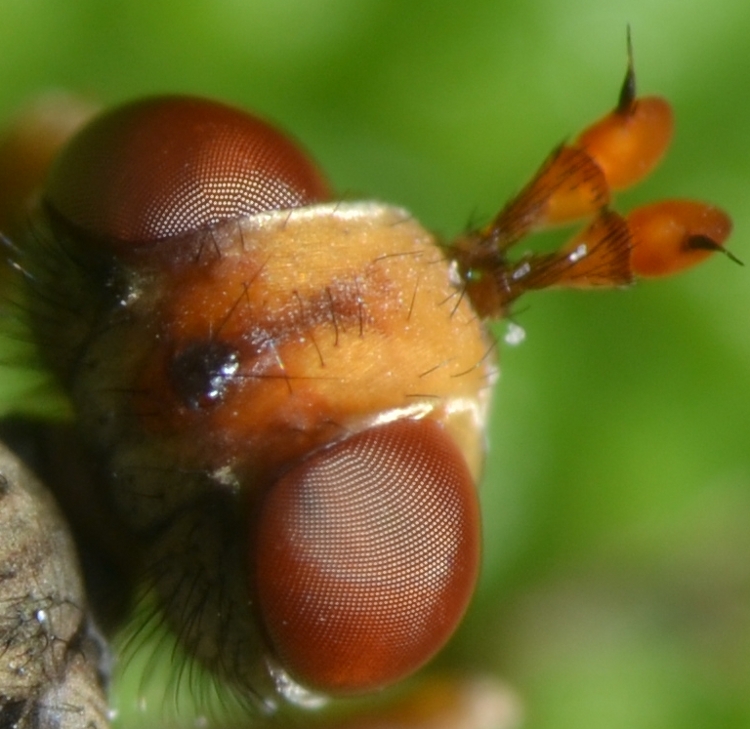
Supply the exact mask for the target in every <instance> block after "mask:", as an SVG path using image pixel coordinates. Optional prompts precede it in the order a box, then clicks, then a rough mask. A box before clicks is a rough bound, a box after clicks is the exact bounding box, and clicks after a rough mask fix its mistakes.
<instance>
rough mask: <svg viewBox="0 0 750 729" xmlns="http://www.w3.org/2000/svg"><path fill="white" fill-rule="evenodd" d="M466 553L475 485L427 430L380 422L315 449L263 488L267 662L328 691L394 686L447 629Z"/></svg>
mask: <svg viewBox="0 0 750 729" xmlns="http://www.w3.org/2000/svg"><path fill="white" fill-rule="evenodd" d="M479 552H480V525H479V510H478V503H477V494H476V489H475V486H474V483H473V481H472V478H471V475H470V474H469V471H468V469H467V466H466V463H465V461H464V458H463V456H462V455H461V453H460V452H459V450H458V448H457V447H456V445H455V444H454V443H453V441H452V440H451V439H450V438H449V436H448V435H447V434H446V433H445V431H444V430H443V429H442V427H441V426H440V425H438V424H437V423H435V422H433V421H431V420H420V421H410V420H404V421H398V422H394V423H389V424H387V425H383V426H380V427H377V428H373V429H371V430H368V431H365V432H363V433H360V434H358V435H355V436H353V437H351V438H349V439H347V440H345V441H343V442H340V443H338V444H336V445H334V446H332V447H330V448H328V449H326V450H323V451H321V452H319V453H317V454H316V455H314V456H312V457H311V458H309V459H308V460H307V461H305V462H303V463H302V464H300V465H299V466H297V467H296V468H295V469H294V470H292V471H290V472H288V473H287V474H286V475H285V476H283V477H282V478H281V479H280V480H279V481H278V482H277V483H276V484H275V485H274V486H273V487H272V488H271V489H270V491H269V493H268V495H267V497H266V499H265V501H264V503H263V505H262V509H261V513H260V519H259V523H258V526H257V532H256V543H255V559H256V562H255V568H256V572H255V578H256V584H255V591H256V594H257V598H258V603H259V610H260V614H261V619H262V622H263V624H264V627H265V630H266V633H267V636H268V640H269V642H270V644H271V647H272V650H273V652H274V653H275V655H276V658H277V661H278V662H279V663H280V664H281V666H282V667H283V668H284V669H285V670H286V671H287V672H288V673H289V674H290V675H291V676H292V677H293V678H295V679H296V680H297V681H299V682H300V683H302V684H303V685H305V686H306V687H308V688H312V689H316V690H319V691H322V692H324V693H328V694H346V693H358V692H364V691H370V690H373V689H376V688H380V687H383V686H385V685H387V684H390V683H392V682H394V681H397V680H398V679H400V678H403V677H404V676H406V675H408V674H409V673H411V672H412V671H414V670H415V669H417V668H418V667H419V666H421V665H422V664H423V663H425V662H426V661H427V660H428V659H429V658H430V657H431V656H432V655H433V654H434V653H435V652H436V651H437V650H438V649H439V648H440V647H441V646H442V645H443V644H444V643H445V642H446V640H447V639H448V638H449V637H450V635H451V634H452V632H453V630H454V629H455V627H456V625H457V623H458V621H459V620H460V618H461V616H462V615H463V613H464V610H465V609H466V606H467V603H468V601H469V598H470V597H471V594H472V592H473V589H474V585H475V582H476V577H477V570H478V565H479Z"/></svg>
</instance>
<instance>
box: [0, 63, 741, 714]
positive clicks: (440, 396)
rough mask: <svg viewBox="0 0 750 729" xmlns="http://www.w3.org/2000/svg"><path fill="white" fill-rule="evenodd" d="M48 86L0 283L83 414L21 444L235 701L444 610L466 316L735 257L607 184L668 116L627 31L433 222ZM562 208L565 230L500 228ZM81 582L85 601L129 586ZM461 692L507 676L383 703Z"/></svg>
mask: <svg viewBox="0 0 750 729" xmlns="http://www.w3.org/2000/svg"><path fill="white" fill-rule="evenodd" d="M53 103H54V104H61V106H59V108H57V110H55V108H54V107H37V108H33V109H31V110H30V112H29V115H28V116H26V117H24V118H23V119H22V120H21V121H19V122H18V124H16V126H15V127H14V128H13V129H12V130H11V132H10V133H9V134H8V137H7V140H8V141H7V143H6V144H7V149H8V150H9V152H8V154H7V155H6V156H5V158H4V159H5V162H3V163H2V164H5V165H6V167H7V169H4V168H2V167H1V166H0V181H4V182H3V185H5V186H6V187H7V188H8V189H9V190H11V192H12V194H11V193H9V194H8V196H7V197H6V199H7V200H10V201H13V200H15V201H16V202H14V203H13V204H12V205H8V207H7V209H5V210H2V211H0V212H1V213H2V216H3V218H2V225H3V227H4V229H5V230H6V231H8V236H7V239H6V247H7V250H8V258H9V261H10V266H9V268H8V271H7V272H6V278H7V286H8V289H9V290H10V291H12V292H13V294H12V295H13V296H17V297H18V299H19V300H21V301H23V302H24V307H25V312H26V314H27V316H28V319H29V326H30V330H31V333H32V337H33V339H34V341H35V342H36V344H37V346H38V348H39V356H40V359H41V360H42V361H43V362H44V363H45V365H46V366H47V367H48V368H49V369H50V370H51V371H52V372H53V374H54V376H55V378H56V379H57V381H58V383H59V384H60V386H61V387H62V388H63V389H64V390H65V391H66V392H67V395H68V397H69V399H70V403H71V404H72V410H73V412H74V413H75V420H76V426H75V428H63V429H61V428H59V427H57V426H52V427H47V426H40V427H39V428H35V429H34V432H35V435H34V440H35V442H36V443H37V450H38V452H39V453H40V454H41V456H40V459H41V461H40V462H41V463H42V464H43V465H42V466H41V470H43V471H46V473H47V475H48V480H49V482H50V485H51V487H52V488H53V490H54V491H55V492H56V494H57V496H58V499H59V500H60V501H61V502H62V504H63V506H64V508H65V507H67V508H66V511H67V512H68V516H69V519H70V520H71V522H72V523H73V524H74V530H75V532H76V535H77V539H78V540H79V544H80V545H82V546H84V547H86V546H92V545H96V546H97V548H98V551H99V553H100V554H101V555H103V559H104V561H105V562H106V564H107V565H108V566H110V567H113V568H115V569H116V570H117V571H118V574H120V575H121V576H122V582H123V583H124V584H126V585H128V586H131V585H132V586H135V585H139V586H142V588H143V589H145V590H146V592H147V594H148V601H149V604H150V605H151V608H150V611H151V612H150V613H149V615H150V617H147V618H146V624H147V625H148V624H150V625H153V626H159V629H160V630H161V629H163V628H166V629H167V630H168V631H170V633H171V634H172V635H173V639H174V640H175V641H176V643H177V645H178V650H179V651H180V652H181V653H183V654H184V656H185V658H184V660H185V661H187V662H189V663H190V664H191V665H195V666H197V667H199V670H201V671H203V670H205V671H207V672H208V673H210V674H211V675H212V676H214V677H215V679H216V680H217V682H219V683H221V684H223V685H225V686H227V687H228V689H227V690H228V691H229V692H230V694H231V695H233V696H234V697H236V698H237V699H238V703H239V704H240V705H242V706H243V707H244V709H247V710H248V711H250V712H254V713H257V712H258V711H261V712H273V711H274V710H275V709H276V708H277V707H278V706H279V705H280V704H281V703H283V702H284V701H285V700H286V701H289V702H291V703H297V704H301V705H308V706H309V705H317V704H319V703H320V702H321V701H324V700H325V699H327V698H331V697H340V696H352V695H359V694H364V693H368V692H371V691H374V690H379V689H382V688H385V687H388V686H390V685H393V684H396V683H398V682H400V681H401V680H402V679H405V678H407V677H409V676H410V675H411V674H412V673H414V672H415V671H416V670H417V669H419V668H420V667H422V666H423V665H424V664H425V663H427V662H428V661H429V660H430V659H431V658H432V657H433V656H434V655H435V654H436V653H437V652H438V651H439V650H440V649H441V648H442V646H443V645H444V644H445V643H446V641H447V640H448V639H449V637H450V636H451V635H452V633H453V632H454V630H455V628H456V627H457V625H458V624H459V622H460V620H461V618H462V616H463V614H464V612H465V610H466V608H467V605H468V603H469V601H470V599H471V596H472V594H473V591H474V587H475V584H476V580H477V576H478V571H479V555H480V538H481V533H480V517H479V506H478V497H477V483H478V480H479V478H480V476H481V472H482V465H483V461H484V456H485V453H484V450H485V430H486V423H487V414H488V410H489V404H490V396H491V391H492V389H493V387H494V384H495V382H496V379H497V366H496V352H495V349H496V347H495V343H494V341H493V338H492V336H491V334H490V333H489V331H488V328H487V323H488V322H490V321H492V320H496V319H500V318H503V317H506V316H508V315H509V314H511V313H512V312H513V310H514V307H515V306H516V301H517V299H519V298H520V297H521V296H523V295H525V294H526V293H528V292H529V291H534V290H539V289H543V288H548V287H573V288H593V287H600V288H601V287H621V286H623V285H626V284H629V283H631V282H632V281H633V280H634V279H636V278H638V277H646V276H663V275H668V274H671V273H674V272H677V271H679V270H682V269H684V268H687V267H689V266H692V265H695V264H697V263H699V262H700V261H702V260H704V259H705V258H706V257H708V256H709V255H711V254H712V253H714V252H722V253H725V254H727V255H729V256H730V257H732V256H731V254H728V253H727V251H726V250H725V249H724V247H723V244H724V241H725V239H726V238H727V236H728V235H729V232H730V229H731V222H730V220H729V218H728V216H727V215H726V214H725V213H724V212H722V211H721V210H720V209H718V208H716V207H714V206H713V205H710V204H708V203H702V202H696V201H686V200H667V201H662V202H658V203H654V204H651V205H646V206H643V207H640V208H636V209H635V210H633V211H632V212H630V213H628V214H626V215H623V214H620V213H618V212H616V211H615V209H614V202H615V201H614V195H615V193H616V192H617V191H619V190H621V189H623V188H627V187H630V186H631V185H634V184H636V183H638V182H640V181H641V180H642V179H643V178H644V177H645V176H647V175H648V174H649V173H650V172H651V171H652V170H653V169H654V167H655V166H656V165H657V164H658V163H659V162H660V160H661V158H662V156H663V155H664V153H665V151H666V149H667V146H668V144H669V141H670V139H671V132H672V112H671V109H670V107H669V105H668V103H667V102H666V101H665V100H663V99H661V98H658V97H643V98H642V97H638V96H637V94H636V88H635V74H634V70H633V63H632V52H629V58H628V67H627V72H626V77H625V81H624V84H623V87H622V90H621V93H620V96H619V99H618V102H617V104H616V107H615V109H614V110H613V111H611V112H610V113H608V114H606V115H605V116H603V117H602V118H601V119H599V120H598V121H596V122H594V123H593V124H592V125H590V126H589V127H587V128H586V129H584V131H582V132H581V133H580V134H579V135H578V136H576V137H575V138H574V139H573V140H572V141H571V142H569V143H566V144H563V145H561V146H559V147H558V148H556V149H555V150H554V151H553V153H552V154H551V155H550V156H549V157H548V158H547V160H546V161H545V162H544V163H543V164H542V166H541V167H540V169H539V171H538V172H537V173H536V174H535V175H534V176H533V177H532V179H531V181H530V182H529V183H528V184H527V185H526V186H525V187H524V188H523V189H522V190H521V192H520V193H519V194H518V195H517V196H516V197H515V198H513V199H512V200H511V201H510V202H509V203H508V204H507V205H506V206H505V207H504V208H503V209H502V210H501V211H500V212H499V213H498V214H497V215H496V216H495V217H494V218H493V219H492V220H491V221H490V222H489V223H487V224H486V225H483V226H480V227H478V228H476V229H474V230H470V231H468V232H466V233H465V234H463V235H461V236H459V237H458V238H457V239H455V240H453V241H450V242H445V241H441V240H439V239H438V238H437V237H436V236H435V235H434V234H432V233H431V232H429V231H428V230H427V229H426V228H424V227H423V226H422V225H421V224H419V223H418V222H417V221H415V220H414V219H413V217H412V216H411V215H410V214H409V213H408V212H406V211H405V210H403V209H401V208H397V207H393V206H389V205H384V204H381V203H374V202H369V201H365V202H341V201H340V200H339V199H338V198H337V197H336V195H335V194H334V193H333V192H332V190H331V186H330V185H329V183H328V182H327V181H326V180H325V178H324V176H323V175H322V174H321V173H320V172H319V171H318V169H317V167H316V166H315V165H314V164H313V163H312V162H311V160H310V158H309V157H308V156H307V154H306V153H304V152H303V151H301V150H300V149H299V148H298V147H297V145H296V144H294V143H292V142H291V141H290V140H289V139H288V138H287V137H286V136H285V135H283V134H282V133H280V132H279V131H278V130H276V129H275V128H274V127H272V126H271V125H269V124H267V123H266V122H264V121H262V120H260V119H258V118H257V117H254V116H252V115H250V114H246V113H245V112H241V111H239V110H236V109H234V108H232V107H229V106H225V105H223V104H219V103H216V102H211V101H206V100H202V99H197V98H193V97H184V96H170V97H155V98H149V99H146V100H143V101H137V102H133V103H130V104H127V105H125V106H122V107H118V108H115V109H114V110H112V111H108V112H105V113H103V114H101V115H94V114H93V113H92V112H91V110H90V109H89V108H88V107H85V106H80V105H78V103H77V102H74V101H70V100H63V101H62V102H61V101H60V100H59V99H58V100H56V101H54V102H53ZM11 152H12V154H11ZM32 152H33V153H34V154H32ZM32 157H33V159H34V163H33V164H32V163H31V160H32ZM15 160H18V161H17V162H16V161H15ZM11 162H13V164H15V165H17V167H18V168H19V169H23V170H24V171H25V174H23V175H21V174H19V173H18V172H13V170H14V169H15V168H13V167H12V165H11ZM40 185H41V188H40ZM38 189H41V192H33V191H36V190H38ZM27 198H31V199H32V200H33V202H32V203H31V208H30V209H31V211H32V212H31V216H30V217H29V215H28V213H20V212H19V210H21V209H23V210H28V208H26V207H25V203H23V204H22V203H21V202H20V201H21V200H26V199H27ZM572 224H578V225H580V230H579V232H576V233H574V234H573V235H572V237H571V238H570V240H569V241H568V242H567V243H565V244H563V245H562V247H561V248H560V249H559V250H557V251H554V252H552V253H544V254H523V255H520V256H519V255H515V254H514V249H515V247H516V246H517V245H518V243H519V242H520V241H521V240H522V239H525V238H526V237H527V236H529V235H530V234H532V233H534V232H535V231H537V230H541V229H544V228H547V227H549V226H553V225H572ZM73 475H75V478H74V477H73ZM72 482H74V486H73V487H71V483H72ZM81 493H83V494H84V495H85V499H84V502H85V503H86V508H85V509H83V510H82V509H81V507H80V503H81V498H80V497H81ZM72 512H74V513H72ZM112 534H117V535H118V539H117V540H114V539H112ZM120 537H121V538H120ZM97 560H98V558H97V559H95V560H94V561H95V562H96V561H97ZM99 567H100V568H101V565H99ZM74 573H75V571H74ZM90 598H91V601H92V607H93V608H94V609H95V610H99V611H101V612H102V614H103V615H104V620H105V621H109V620H112V622H114V618H113V617H112V615H116V614H118V613H119V612H120V611H121V610H122V608H123V603H121V604H120V605H118V606H116V607H115V608H112V606H107V607H106V608H105V607H104V606H103V604H102V605H100V604H99V601H100V598H99V597H97V595H96V594H95V593H92V594H91V596H90ZM125 599H127V595H126V596H125ZM107 611H109V612H107ZM146 632H148V630H147V631H146ZM94 653H95V651H94ZM94 660H96V658H95V659H94ZM480 686H481V687H482V689H481V691H480V690H479V688H478V687H480ZM34 690H37V689H34ZM475 690H476V691H478V693H472V692H474V691H475ZM24 691H26V692H27V693H28V689H24ZM436 696H440V697H441V699H440V702H439V705H440V709H439V711H436V709H435V706H436V704H435V697H436ZM466 696H473V697H474V698H473V699H470V700H467V699H466ZM477 697H482V701H484V700H485V699H487V700H489V699H492V700H493V701H495V703H494V705H495V706H496V707H502V709H501V710H502V711H503V712H505V714H504V715H503V716H505V717H506V718H505V719H502V721H512V720H514V717H515V713H514V712H515V708H514V707H515V704H514V701H513V699H511V698H509V695H508V694H507V692H506V691H505V689H504V688H502V687H500V686H499V685H497V684H492V683H491V684H489V685H487V684H482V683H481V682H480V683H478V682H476V681H475V680H474V679H472V678H467V679H465V680H464V679H460V680H458V679H457V680H455V681H448V682H447V683H445V682H442V681H437V682H435V681H427V682H425V683H424V684H423V685H422V687H421V688H419V689H417V690H416V691H415V692H414V693H413V694H412V695H411V696H410V697H409V698H408V699H407V700H406V702H405V703H403V704H396V705H395V706H394V707H392V708H389V709H387V710H386V712H388V715H389V716H391V717H400V718H398V721H399V722H402V724H403V726H405V727H406V726H411V725H414V721H413V720H410V719H407V718H404V717H408V716H417V717H428V718H427V719H425V720H426V721H428V724H427V726H431V725H432V724H430V723H429V722H431V721H437V718H436V717H437V716H438V715H440V716H443V717H445V716H451V715H453V714H451V712H454V713H455V712H457V713H455V715H456V716H459V717H460V716H463V714H462V712H464V713H466V712H469V713H470V712H471V711H472V710H473V707H474V705H475V703H476V702H477V701H479V698H477ZM488 697H489V698H488ZM467 701H468V703H467ZM465 706H469V708H468V709H466V708H461V707H465ZM509 707H511V709H509ZM499 710H500V709H498V711H499ZM498 716H499V715H498ZM508 717H510V718H508ZM97 721H99V722H100V723H101V722H102V721H103V720H102V719H101V718H99V719H97ZM394 721H395V719H394ZM498 721H500V719H499V718H498ZM410 722H411V723H410ZM102 725H103V724H102ZM351 726H353V727H357V726H366V724H359V723H357V721H355V723H354V724H352V725H351Z"/></svg>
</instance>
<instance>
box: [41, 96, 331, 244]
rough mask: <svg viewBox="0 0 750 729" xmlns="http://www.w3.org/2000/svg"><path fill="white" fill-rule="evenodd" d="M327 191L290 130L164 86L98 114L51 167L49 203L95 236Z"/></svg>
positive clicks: (312, 198)
mask: <svg viewBox="0 0 750 729" xmlns="http://www.w3.org/2000/svg"><path fill="white" fill-rule="evenodd" d="M328 197H329V189H328V185H327V183H326V182H325V180H324V179H323V177H322V176H321V175H320V173H319V172H318V170H317V169H316V167H315V166H314V164H313V163H312V161H311V160H310V159H308V158H307V157H306V156H305V155H304V154H303V153H302V152H301V151H300V150H299V148H298V147H297V145H296V144H294V143H293V142H292V141H291V140H289V139H287V137H285V136H284V135H283V134H281V133H280V132H278V131H277V130H276V129H274V128H273V127H271V126H270V125H268V124H266V123H265V122H264V121H261V120H260V119H258V118H257V117H254V116H252V115H250V114H247V113H245V112H242V111H239V110H236V109H233V108H232V107H230V106H225V105H223V104H219V103H216V102H213V101H206V100H203V99H196V98H189V97H180V96H166V97H159V98H151V99H145V100H142V101H136V102H134V103H131V104H128V105H125V106H122V107H119V108H117V109H115V110H114V111H112V112H110V113H108V114H104V115H102V116H100V117H98V118H97V119H96V120H95V121H94V122H93V123H91V124H89V125H88V126H87V127H86V128H85V129H84V130H83V131H82V132H81V133H79V134H78V135H76V136H75V137H74V138H73V140H72V141H71V142H70V144H69V145H68V146H67V147H66V148H65V150H64V151H63V153H62V154H61V155H60V157H59V158H58V160H57V163H56V165H55V166H54V167H53V169H52V173H51V176H50V178H49V181H48V184H47V189H46V201H47V203H48V204H49V205H50V206H51V207H52V208H53V209H54V210H55V211H56V212H57V213H58V214H60V215H61V216H62V217H63V218H64V219H65V220H66V221H67V222H68V223H70V224H72V225H73V226H75V227H76V228H78V229H79V230H81V231H84V232H86V233H89V234H91V235H93V236H96V237H103V238H108V239H115V240H118V241H126V242H134V243H137V242H145V241H153V240H159V239H162V238H170V237H176V236H181V235H184V234H186V233H190V232H192V231H195V230H198V229H200V228H205V227H207V226H210V225H214V224H216V223H218V222H220V221H222V220H227V219H231V218H237V217H240V216H244V215H253V214H255V213H260V212H265V211H268V210H279V209H285V208H295V207H300V206H303V205H309V204H312V203H315V202H320V201H322V200H325V199H327V198H328Z"/></svg>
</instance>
